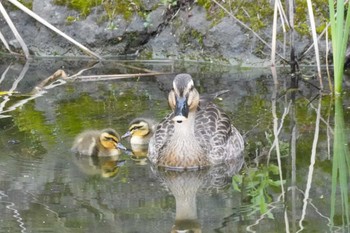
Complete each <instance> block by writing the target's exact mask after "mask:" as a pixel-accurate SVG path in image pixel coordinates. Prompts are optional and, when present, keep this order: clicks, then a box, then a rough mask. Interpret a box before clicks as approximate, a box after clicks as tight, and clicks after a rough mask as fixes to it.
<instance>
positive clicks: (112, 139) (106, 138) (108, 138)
mask: <svg viewBox="0 0 350 233" xmlns="http://www.w3.org/2000/svg"><path fill="white" fill-rule="evenodd" d="M105 140H106V141H113V142H116V140H115V139H114V138H112V137H105Z"/></svg>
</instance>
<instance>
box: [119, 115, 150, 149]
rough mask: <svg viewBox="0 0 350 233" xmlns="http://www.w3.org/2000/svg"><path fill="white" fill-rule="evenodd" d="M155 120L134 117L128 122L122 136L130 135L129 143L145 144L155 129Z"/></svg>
mask: <svg viewBox="0 0 350 233" xmlns="http://www.w3.org/2000/svg"><path fill="white" fill-rule="evenodd" d="M155 125H156V123H155V121H153V120H152V119H146V118H135V119H134V120H132V121H131V122H130V124H129V130H128V131H127V132H126V133H125V134H124V135H123V136H122V138H126V137H130V144H132V145H145V144H148V143H149V140H150V138H151V137H152V135H153V133H154V130H155Z"/></svg>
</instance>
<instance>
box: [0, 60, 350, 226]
mask: <svg viewBox="0 0 350 233" xmlns="http://www.w3.org/2000/svg"><path fill="white" fill-rule="evenodd" d="M88 68H89V69H88ZM58 69H63V70H64V71H65V72H66V73H67V74H68V75H74V74H76V73H77V72H78V71H80V70H81V69H86V70H85V71H84V72H83V73H82V74H81V75H84V76H85V78H77V79H75V80H74V81H72V80H68V81H64V82H56V83H53V84H51V85H49V86H48V87H47V88H45V89H43V90H42V91H41V92H38V91H37V92H35V93H36V94H35V95H34V94H33V92H32V90H33V88H34V87H35V86H37V85H38V84H39V83H40V82H42V81H43V80H44V79H46V78H47V77H49V76H50V75H52V74H53V73H54V72H55V71H56V70H58ZM146 72H150V75H148V76H140V77H127V76H123V77H118V78H116V77H112V78H111V77H105V76H104V79H105V80H101V81H96V77H91V75H95V76H96V75H108V74H132V73H146ZM152 72H158V74H152ZM182 72H186V73H190V74H191V75H192V77H193V79H194V80H195V85H196V87H197V89H198V90H199V92H200V93H201V94H210V93H214V92H217V91H220V90H224V89H227V90H230V91H229V92H228V93H226V94H224V95H222V96H221V97H220V98H218V99H216V100H215V102H216V104H217V105H219V106H220V107H221V108H222V109H224V110H225V111H226V112H227V113H228V115H229V116H230V117H231V119H232V122H233V124H234V125H235V126H236V128H237V129H238V130H239V131H241V132H242V134H243V135H244V138H245V142H246V148H245V151H244V164H243V166H242V168H241V162H243V161H237V164H236V165H234V166H236V167H233V168H232V167H230V168H227V167H214V168H211V169H207V170H202V171H191V172H174V171H162V170H157V169H156V168H154V167H152V166H150V164H149V162H148V161H147V160H146V159H143V158H135V157H134V156H133V157H130V156H129V155H128V154H122V155H121V156H120V158H119V160H124V161H125V162H124V163H123V164H119V165H118V166H114V167H113V169H112V170H113V172H112V173H109V174H106V169H104V168H105V164H108V162H110V161H108V159H100V160H97V161H96V160H91V159H89V158H83V159H81V158H77V157H76V156H75V155H74V154H72V152H71V151H70V148H71V146H72V142H73V140H74V138H75V136H76V135H77V134H78V133H80V132H81V131H83V130H86V129H103V128H110V127H111V128H114V129H115V130H116V131H117V132H119V133H120V134H123V133H124V132H126V131H127V129H128V123H129V122H130V121H131V120H132V119H134V118H136V117H140V116H143V117H148V118H152V119H155V120H157V121H159V120H161V119H162V117H164V116H165V115H166V114H167V113H169V112H170V110H169V107H168V104H167V98H166V97H167V93H168V90H169V89H170V88H171V83H172V79H173V77H174V75H175V74H176V73H182ZM314 73H315V69H313V68H312V67H307V68H304V69H303V71H302V72H301V74H302V75H301V77H302V79H301V80H299V82H298V86H296V82H294V81H292V78H291V77H290V75H288V73H286V72H284V71H283V69H279V70H278V71H277V77H278V80H279V85H278V86H274V84H273V78H272V72H271V70H270V69H242V68H235V67H228V66H218V65H215V64H204V63H199V64H198V63H190V62H171V61H152V62H151V61H148V62H147V61H116V60H107V61H104V62H101V63H97V64H95V63H94V62H92V61H90V60H84V59H81V60H78V59H77V60H59V59H57V60H53V59H52V60H50V59H42V60H33V61H31V62H30V63H28V64H24V63H21V62H20V61H16V60H11V59H6V60H4V61H2V62H1V65H0V74H2V76H1V78H0V82H1V84H0V93H1V95H0V147H1V150H0V232H334V231H337V232H344V231H349V222H350V220H349V219H350V217H349V195H348V194H349V187H350V186H349V178H350V177H349V168H350V161H349V157H348V156H349V146H348V143H349V135H350V132H349V130H350V128H349V125H350V124H349V123H350V101H349V97H350V95H349V91H348V90H349V88H348V87H346V86H345V88H347V89H346V90H347V92H346V93H345V94H344V96H343V98H339V99H337V100H334V99H332V98H331V96H330V95H328V94H324V93H323V94H320V93H319V91H318V89H317V88H316V87H317V86H318V85H319V84H318V80H317V79H315V78H314ZM88 76H89V77H88ZM100 77H101V76H100ZM345 81H347V80H345ZM324 84H325V86H328V84H327V80H326V79H325V80H324ZM8 91H13V92H11V93H10V92H8ZM276 135H277V136H276ZM275 136H276V137H275ZM122 143H123V144H124V145H125V146H127V147H130V145H129V143H128V141H127V140H124V141H122ZM109 164H110V163H109ZM112 164H113V163H112ZM230 169H231V170H230ZM228 170H230V171H231V172H230V173H229V174H227V173H228V172H227V171H228ZM186 229H187V230H189V231H184V230H186ZM181 230H183V231H181Z"/></svg>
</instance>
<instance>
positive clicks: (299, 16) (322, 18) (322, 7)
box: [295, 0, 329, 35]
mask: <svg viewBox="0 0 350 233" xmlns="http://www.w3.org/2000/svg"><path fill="white" fill-rule="evenodd" d="M312 4H313V10H314V15H315V19H316V20H318V21H317V22H316V25H317V29H316V30H317V33H321V32H322V31H323V29H324V28H325V27H326V21H327V19H328V17H329V15H328V1H323V0H314V1H312ZM308 21H309V14H308V8H307V2H306V1H304V0H296V5H295V30H296V31H297V32H298V33H300V34H301V35H311V28H310V24H309V23H308Z"/></svg>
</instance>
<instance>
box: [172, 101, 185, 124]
mask: <svg viewBox="0 0 350 233" xmlns="http://www.w3.org/2000/svg"><path fill="white" fill-rule="evenodd" d="M174 115H175V116H174V118H173V120H174V121H176V122H178V123H181V122H182V121H184V120H186V119H187V117H188V105H187V99H186V98H185V97H179V98H176V106H175V113H174Z"/></svg>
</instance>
